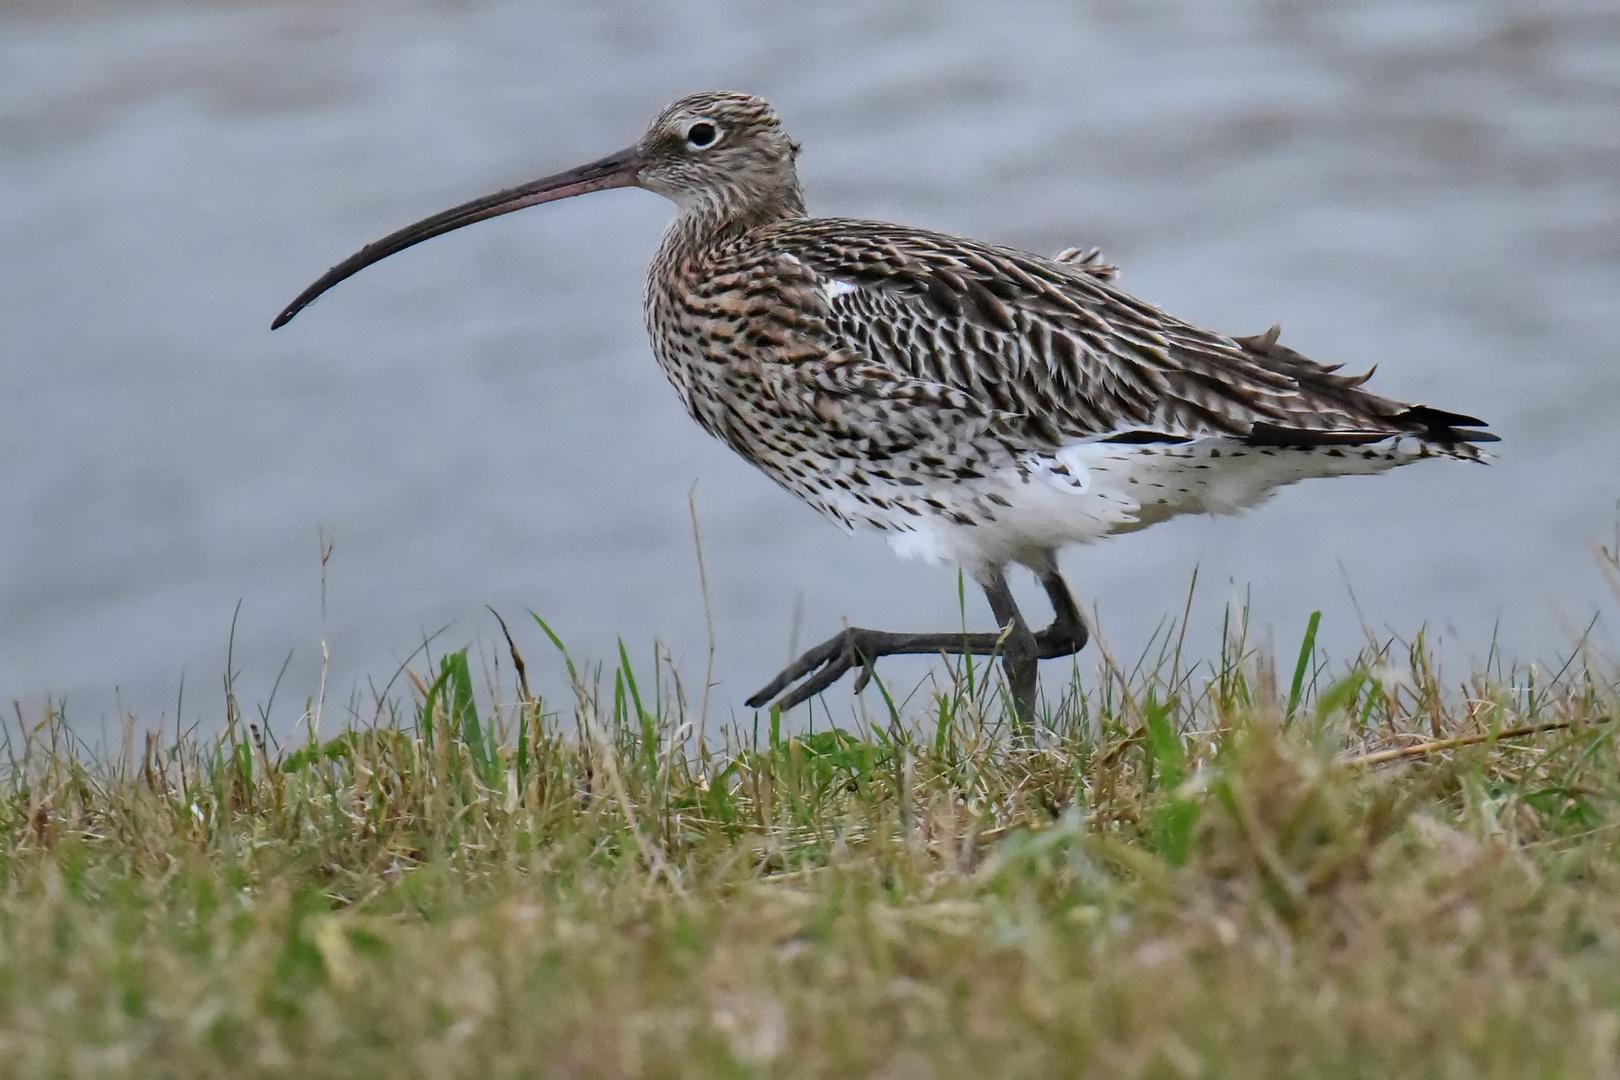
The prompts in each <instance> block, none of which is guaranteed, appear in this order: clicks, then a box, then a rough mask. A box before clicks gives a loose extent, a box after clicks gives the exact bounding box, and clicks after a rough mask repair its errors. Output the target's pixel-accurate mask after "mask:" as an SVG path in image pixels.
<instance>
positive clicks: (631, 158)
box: [271, 92, 804, 329]
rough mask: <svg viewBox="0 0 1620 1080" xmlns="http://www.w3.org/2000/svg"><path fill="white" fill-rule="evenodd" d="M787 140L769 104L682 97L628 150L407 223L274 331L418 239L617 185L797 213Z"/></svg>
mask: <svg viewBox="0 0 1620 1080" xmlns="http://www.w3.org/2000/svg"><path fill="white" fill-rule="evenodd" d="M798 150H799V147H798V144H797V143H795V142H794V141H793V140H792V139H790V138H788V136H787V133H786V132H784V131H783V130H782V125H781V122H780V121H779V120H778V119H777V117H776V112H775V110H773V109H772V108H771V106H770V105H769V104H768V103H767V102H765V101H763V100H761V99H760V98H757V97H753V96H751V95H748V94H734V93H724V92H709V93H702V94H692V95H689V96H687V97H684V98H681V99H680V100H679V101H677V102H675V103H674V104H672V105H670V106H668V107H667V108H665V109H664V110H663V112H661V113H659V114H658V116H657V118H656V119H654V120H653V122H652V124H651V125H650V126H649V127H648V128H647V131H646V133H645V134H644V135H642V136H641V138H640V139H638V140H636V143H635V145H634V146H631V147H628V148H626V149H624V150H620V151H619V152H618V153H614V154H609V155H607V156H606V157H603V158H598V159H597V160H596V161H593V162H590V163H588V164H585V165H581V166H579V167H578V168H574V169H569V170H568V171H567V172H561V173H557V174H555V175H553V176H547V177H544V178H543V179H540V180H535V181H532V182H530V183H527V184H520V185H518V186H517V187H513V188H507V189H506V190H505V191H497V192H496V193H495V194H493V195H486V196H484V197H483V198H481V199H474V200H473V201H472V202H468V203H463V204H462V205H460V206H457V207H454V208H453V209H450V210H446V211H444V212H443V213H440V214H435V215H433V216H432V217H429V218H424V219H423V220H421V221H418V222H417V223H416V224H414V225H407V226H406V227H405V228H403V229H400V230H399V231H398V232H395V233H391V234H389V235H388V236H385V237H383V238H382V239H381V240H378V241H376V242H375V243H371V244H367V245H366V246H365V247H363V248H361V249H360V250H359V251H357V252H356V253H355V254H353V255H351V256H349V257H348V258H347V259H345V260H343V261H342V262H341V263H338V264H337V265H336V266H334V267H332V269H330V270H328V271H327V272H326V273H325V274H323V275H322V276H321V277H320V279H319V280H317V281H316V282H315V283H314V284H313V285H311V286H310V287H309V288H307V289H305V290H304V291H303V293H301V294H300V295H299V297H298V299H296V300H294V301H293V302H292V303H291V304H288V305H287V307H286V309H285V310H283V311H282V313H281V314H280V315H278V316H276V320H275V322H273V323H272V324H271V329H276V328H277V327H280V326H282V325H284V324H285V323H287V322H288V321H289V320H290V319H292V317H293V316H294V315H297V314H298V313H299V312H300V311H302V310H303V309H304V307H305V306H307V305H308V304H309V303H310V302H311V301H313V300H314V299H315V298H316V297H318V296H320V295H321V294H322V293H324V292H325V291H326V290H327V289H330V288H331V287H332V286H334V285H336V284H337V283H338V282H340V281H342V280H343V279H344V278H347V277H350V276H352V275H354V274H357V273H359V272H360V271H361V270H363V269H365V268H366V267H367V266H370V265H371V264H372V263H374V262H377V261H378V260H380V259H386V258H387V257H388V256H390V255H393V254H395V253H396V252H400V251H403V250H405V249H406V248H408V247H411V246H412V245H414V244H419V243H421V242H422V241H423V240H428V239H431V238H432V237H435V236H440V235H442V234H444V233H447V232H450V231H452V230H454V229H459V228H461V227H462V226H464V225H471V224H473V223H474V222H476V221H483V220H485V219H487V218H492V217H498V216H500V215H501V214H509V213H511V212H512V211H514V210H522V209H523V208H524V207H527V206H536V205H538V204H540V203H547V202H556V201H557V200H558V199H566V198H569V197H571V196H574V195H584V194H586V193H587V192H592V191H604V190H606V189H608V188H617V187H640V188H645V189H647V190H648V191H653V192H657V193H658V194H660V195H663V196H664V197H666V198H668V199H671V200H673V201H674V202H675V204H676V205H677V206H679V207H680V208H681V209H682V210H683V211H686V212H688V213H698V214H704V215H706V216H711V217H722V218H723V217H733V216H735V217H740V218H745V219H746V218H754V217H763V216H767V215H782V214H796V213H802V212H803V207H804V202H803V197H802V195H801V194H800V191H799V179H798V174H797V172H796V171H795V169H794V166H793V161H794V158H795V156H796V155H797V154H798Z"/></svg>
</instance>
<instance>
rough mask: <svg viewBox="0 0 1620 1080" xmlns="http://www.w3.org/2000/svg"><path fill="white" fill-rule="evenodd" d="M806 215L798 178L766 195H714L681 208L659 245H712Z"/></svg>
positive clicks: (714, 193) (676, 246)
mask: <svg viewBox="0 0 1620 1080" xmlns="http://www.w3.org/2000/svg"><path fill="white" fill-rule="evenodd" d="M805 216H806V214H805V209H804V192H803V190H801V189H800V187H799V178H798V177H797V176H790V177H789V178H788V179H787V182H786V183H784V184H782V185H781V186H779V187H777V188H775V189H774V190H772V191H769V192H739V191H726V192H713V193H710V194H709V196H708V197H707V198H703V199H698V200H694V201H692V202H689V203H686V204H685V205H683V206H682V207H681V210H680V213H679V214H678V215H677V216H676V218H675V220H674V221H673V222H671V223H670V226H669V230H668V231H667V232H666V233H665V234H664V243H663V245H662V246H663V247H664V248H665V249H671V248H692V247H707V246H712V245H714V244H718V243H724V242H725V241H727V240H731V239H734V238H736V237H739V236H741V235H743V234H744V233H746V232H749V231H751V230H753V229H758V228H761V227H763V226H766V225H771V224H774V223H775V222H778V221H788V220H790V219H793V218H802V217H805Z"/></svg>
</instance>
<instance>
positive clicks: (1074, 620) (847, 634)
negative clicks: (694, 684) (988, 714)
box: [747, 566, 1086, 718]
mask: <svg viewBox="0 0 1620 1080" xmlns="http://www.w3.org/2000/svg"><path fill="white" fill-rule="evenodd" d="M1048 579H1050V580H1051V581H1055V582H1056V584H1055V585H1053V584H1049V583H1048V584H1046V588H1047V593H1048V595H1050V596H1052V597H1053V600H1052V604H1053V608H1054V610H1055V611H1056V612H1057V618H1056V619H1054V620H1053V622H1052V625H1051V626H1050V627H1048V628H1047V629H1045V630H1042V631H1041V632H1040V633H1039V634H1030V633H1029V626H1028V624H1027V623H1025V622H1024V618H1023V616H1022V615H1021V614H1019V612H1018V607H1017V605H1016V604H1014V603H1013V599H1012V592H1011V591H1010V590H1009V589H1008V588H1007V580H1006V578H1005V576H1004V575H1003V574H1001V573H1000V572H997V573H996V575H995V577H994V578H992V579H991V580H990V581H989V582H988V583H987V584H985V586H984V589H985V595H986V596H987V597H988V598H989V599H990V609H991V611H993V612H994V613H995V616H996V622H998V623H1000V624H1001V626H1002V628H1003V629H1002V631H1001V632H1000V633H994V634H968V633H943V634H897V633H891V632H889V631H885V630H867V629H864V628H862V627H858V626H851V627H848V628H846V629H845V630H843V631H842V632H840V633H837V634H834V635H833V636H832V637H830V638H828V639H827V640H826V641H823V642H822V643H821V644H820V645H817V646H816V647H815V648H813V649H810V650H809V651H807V652H806V653H804V655H802V656H800V657H799V658H798V659H797V660H795V661H794V662H793V663H792V664H790V665H788V667H787V668H785V669H784V670H783V671H782V673H781V674H780V675H778V676H777V677H776V678H774V679H772V680H771V682H770V685H768V686H766V687H765V688H764V689H762V690H760V692H759V693H757V694H755V695H754V696H753V697H751V698H749V699H748V702H747V704H748V707H749V708H751V709H758V708H761V707H763V706H764V705H765V704H766V703H768V702H769V701H771V700H772V699H773V698H775V697H776V696H777V695H778V694H782V692H783V691H784V690H787V688H788V687H789V686H790V685H792V684H793V683H794V682H797V681H798V680H799V679H804V681H803V682H802V683H799V685H798V686H796V687H794V688H793V689H792V690H791V691H789V692H788V693H786V694H783V696H782V699H781V700H780V701H778V702H777V705H778V706H779V707H780V708H782V709H783V710H787V709H791V708H793V707H794V706H795V705H798V704H800V703H802V702H805V701H808V700H809V699H810V698H813V697H815V696H816V695H817V694H819V693H821V692H822V691H823V690H825V689H827V687H829V686H831V685H832V684H833V683H835V682H837V681H838V680H839V679H841V678H843V676H844V675H845V673H847V672H849V671H853V670H854V669H856V668H859V669H861V674H860V675H859V676H857V678H856V682H855V689H856V691H857V692H859V691H860V690H861V688H862V687H864V686H865V685H866V682H867V680H868V679H869V678H870V677H871V674H872V665H873V664H874V663H875V662H876V661H877V659H878V658H879V657H881V656H900V655H908V654H909V655H916V654H928V655H937V654H939V653H949V654H952V655H961V656H992V655H996V654H1001V655H1002V657H1003V666H1004V667H1005V668H1006V671H1007V681H1008V684H1009V686H1011V687H1012V688H1013V698H1014V705H1015V708H1016V709H1017V710H1018V713H1019V716H1020V718H1024V717H1028V718H1033V716H1034V704H1035V677H1034V671H1035V665H1036V661H1037V660H1039V659H1044V658H1046V657H1053V656H1068V655H1070V654H1072V653H1075V652H1078V651H1079V650H1080V649H1081V648H1083V647H1084V646H1085V643H1086V630H1085V622H1084V621H1083V620H1081V618H1080V612H1079V609H1078V608H1077V607H1076V606H1075V603H1074V599H1073V597H1071V596H1069V591H1068V588H1067V587H1066V586H1065V585H1064V584H1063V579H1062V578H1061V577H1058V576H1057V570H1056V568H1055V566H1054V567H1053V568H1052V569H1051V570H1050V571H1048V572H1046V573H1044V574H1042V580H1043V583H1046V582H1047V581H1048ZM1054 588H1055V589H1056V590H1057V592H1055V593H1054V592H1053V591H1052V590H1053V589H1054ZM1059 596H1061V597H1062V605H1061V606H1059V600H1058V597H1059ZM1015 673H1016V674H1015Z"/></svg>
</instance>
